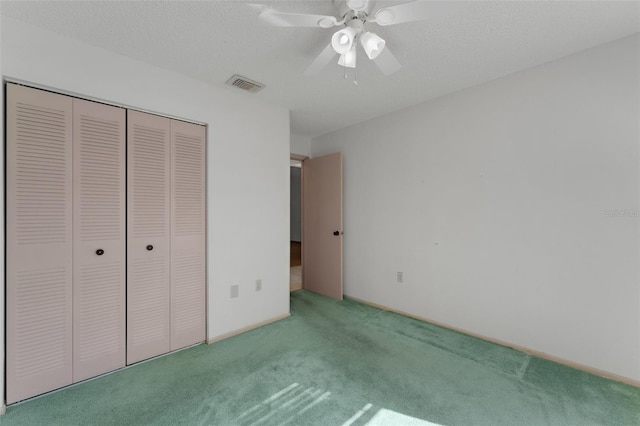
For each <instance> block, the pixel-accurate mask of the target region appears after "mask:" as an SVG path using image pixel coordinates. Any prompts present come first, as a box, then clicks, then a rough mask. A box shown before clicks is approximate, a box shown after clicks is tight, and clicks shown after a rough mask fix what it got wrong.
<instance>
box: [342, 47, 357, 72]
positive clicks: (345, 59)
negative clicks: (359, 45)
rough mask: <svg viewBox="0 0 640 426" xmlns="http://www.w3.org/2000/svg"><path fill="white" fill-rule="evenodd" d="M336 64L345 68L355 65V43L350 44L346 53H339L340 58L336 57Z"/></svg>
mask: <svg viewBox="0 0 640 426" xmlns="http://www.w3.org/2000/svg"><path fill="white" fill-rule="evenodd" d="M338 65H342V66H343V67H347V68H355V67H356V45H355V44H354V45H353V46H351V49H349V50H348V51H347V52H346V53H343V54H342V55H340V59H338Z"/></svg>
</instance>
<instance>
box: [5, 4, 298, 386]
mask: <svg viewBox="0 0 640 426" xmlns="http://www.w3.org/2000/svg"><path fill="white" fill-rule="evenodd" d="M2 74H3V76H4V77H5V78H12V79H20V80H23V81H27V82H33V83H36V84H39V85H43V86H47V87H50V88H52V89H54V90H59V91H64V92H66V93H76V94H79V95H80V96H81V97H86V98H90V99H98V100H105V101H107V102H110V103H117V104H122V105H125V106H131V107H134V108H137V109H142V110H147V111H150V112H157V113H161V114H166V115H170V116H175V117H180V118H186V119H190V120H194V121H199V122H202V123H206V124H207V125H208V145H207V220H208V223H207V226H208V229H207V237H208V242H207V265H208V266H207V268H208V270H207V273H208V277H207V297H208V313H207V314H208V316H207V325H208V329H207V338H208V339H215V338H216V337H217V336H221V335H224V334H226V333H230V332H233V331H236V330H240V329H243V328H244V327H248V326H251V325H254V324H256V323H259V322H262V321H267V320H269V319H273V318H276V317H280V316H283V315H286V314H288V312H289V257H288V256H289V242H288V235H287V234H288V232H289V172H288V170H289V149H290V141H289V111H288V110H287V109H285V108H282V107H277V106H272V105H269V104H266V103H263V102H261V101H260V100H259V98H256V97H255V95H251V94H248V93H244V92H241V91H238V90H237V89H235V88H228V89H227V88H214V87H212V86H209V85H206V84H204V83H201V82H198V81H195V80H191V79H189V78H186V77H183V76H181V75H179V74H176V73H173V72H171V71H167V70H163V69H160V68H156V67H154V66H150V65H148V64H145V63H142V62H139V61H136V60H132V59H130V58H127V57H124V56H121V55H118V54H115V53H112V52H109V51H106V50H104V49H101V48H97V47H93V46H90V45H87V44H84V43H81V42H78V41H75V40H72V39H70V38H66V37H62V36H59V35H57V34H55V33H52V32H49V31H45V30H42V29H39V28H37V27H34V26H31V25H28V24H25V23H22V22H20V21H16V20H13V19H9V18H6V17H2ZM238 161H241V162H242V164H243V167H242V169H239V168H238V167H237V166H236V164H237V163H238ZM0 247H2V246H1V245H0ZM257 279H261V280H262V291H260V292H256V291H255V281H256V280H257ZM231 285H239V297H238V298H234V299H231V298H230V286H231ZM0 294H3V292H0ZM0 297H1V296H0ZM0 306H2V309H4V303H0ZM0 318H2V320H1V321H2V324H0V330H3V329H4V324H3V323H4V312H2V313H0ZM0 341H2V342H3V341H4V340H2V339H0ZM0 353H4V347H3V348H2V350H0ZM0 389H2V387H1V386H0Z"/></svg>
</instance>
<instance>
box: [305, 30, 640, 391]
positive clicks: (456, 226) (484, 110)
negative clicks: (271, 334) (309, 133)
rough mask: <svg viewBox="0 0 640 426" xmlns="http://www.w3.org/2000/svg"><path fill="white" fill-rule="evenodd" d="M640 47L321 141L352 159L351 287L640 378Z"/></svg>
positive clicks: (323, 149)
mask: <svg viewBox="0 0 640 426" xmlns="http://www.w3.org/2000/svg"><path fill="white" fill-rule="evenodd" d="M639 48H640V38H639V36H638V35H635V36H632V37H629V38H625V39H621V40H618V41H616V42H613V43H610V44H606V45H603V46H600V47H597V48H593V49H590V50H586V51H583V52H581V53H578V54H575V55H572V56H569V57H566V58H563V59H560V60H557V61H554V62H551V63H548V64H545V65H542V66H539V67H536V68H532V69H529V70H526V71H523V72H519V73H517V74H513V75H510V76H507V77H504V78H500V79H498V80H495V81H493V82H490V83H488V84H485V85H482V86H478V87H474V88H470V89H466V90H463V91H460V92H458V93H455V94H452V95H449V96H445V97H442V98H439V99H436V100H433V101H430V102H427V103H424V104H421V105H418V106H415V107H412V108H409V109H406V110H403V111H400V112H397V113H393V114H390V115H387V116H384V117H380V118H377V119H375V120H371V121H369V122H366V123H362V124H359V125H356V126H352V127H349V128H346V129H343V130H339V131H336V132H333V133H330V134H327V135H324V136H321V137H318V138H315V139H314V140H313V141H312V146H311V148H312V150H311V151H312V154H313V155H322V154H326V153H330V152H335V151H342V152H343V154H344V209H345V210H344V221H345V238H344V250H345V257H344V273H345V293H346V294H347V295H348V296H352V297H356V298H360V299H364V300H366V301H370V302H374V303H378V304H381V305H386V306H389V307H392V308H394V309H398V310H401V311H405V312H408V313H411V314H414V315H418V316H422V317H426V318H429V319H432V320H436V321H440V322H442V323H445V324H448V325H451V326H454V327H459V328H461V329H465V330H468V331H471V332H474V333H478V334H481V335H484V336H488V337H491V338H495V339H501V340H503V341H506V342H510V343H512V344H516V345H520V346H524V347H528V348H530V349H534V350H537V351H541V352H544V353H547V354H549V355H553V356H556V357H560V358H563V359H565V360H569V361H572V362H576V363H579V364H582V365H585V366H589V367H593V368H597V369H600V370H605V371H608V372H610V373H614V374H618V375H621V376H625V377H627V378H631V379H633V380H640V285H639V282H640V281H639V278H640V276H639V268H638V260H639V254H640V250H639V231H640V226H639V214H638V212H639V211H640V210H638V209H639V207H640V205H639V189H640V188H639V180H638V178H639V157H638V155H639V147H638V144H639V140H640V130H639V124H638V123H639V120H638V117H640V107H639V104H640V87H639V79H638V75H640V66H639V51H640V49H639ZM425 79H428V76H425ZM400 271H401V272H403V273H404V282H403V283H398V282H396V281H397V280H396V277H397V275H396V273H397V272H400Z"/></svg>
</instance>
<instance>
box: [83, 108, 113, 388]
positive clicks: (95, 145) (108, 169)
mask: <svg viewBox="0 0 640 426" xmlns="http://www.w3.org/2000/svg"><path fill="white" fill-rule="evenodd" d="M125 114H126V112H125V110H124V109H122V108H117V107H112V106H108V105H103V104H99V103H95V102H88V101H83V100H80V99H74V101H73V117H74V120H73V154H74V155H73V163H74V169H73V178H74V222H73V226H74V233H73V235H74V256H73V380H74V382H77V381H80V380H84V379H86V378H89V377H93V376H97V375H98V374H102V373H105V372H107V371H111V370H115V369H117V368H120V367H123V366H124V365H125V264H126V250H125V248H126V239H125V127H126V115H125Z"/></svg>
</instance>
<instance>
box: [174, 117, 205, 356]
mask: <svg viewBox="0 0 640 426" xmlns="http://www.w3.org/2000/svg"><path fill="white" fill-rule="evenodd" d="M205 130H206V129H205V127H204V126H199V125H197V124H192V123H185V122H183V121H177V120H171V350H176V349H179V348H183V347H185V346H189V345H192V344H194V343H198V342H202V341H203V340H204V339H205V233H206V229H205V137H206V133H205Z"/></svg>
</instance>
